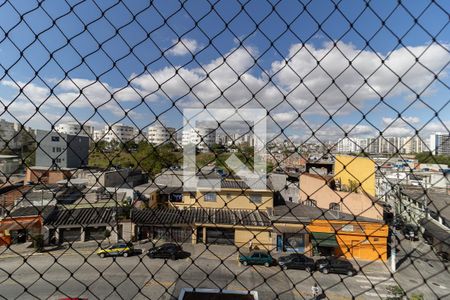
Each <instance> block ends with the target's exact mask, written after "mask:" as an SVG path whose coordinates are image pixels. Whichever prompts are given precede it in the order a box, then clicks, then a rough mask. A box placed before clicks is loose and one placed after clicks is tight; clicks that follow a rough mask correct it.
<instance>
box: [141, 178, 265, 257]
mask: <svg viewBox="0 0 450 300" xmlns="http://www.w3.org/2000/svg"><path fill="white" fill-rule="evenodd" d="M218 182H219V184H220V186H219V187H220V188H218V187H217V186H207V185H204V186H202V185H200V186H198V187H197V189H196V190H195V191H191V192H189V191H182V197H181V199H178V198H171V197H170V196H169V197H168V198H167V203H168V205H167V206H166V207H159V208H156V207H153V209H147V210H135V211H134V212H133V217H132V220H133V223H135V224H136V228H137V232H136V235H137V237H138V238H140V239H145V238H148V239H152V240H156V241H158V240H170V241H175V242H192V243H207V244H226V245H230V244H231V245H236V246H238V247H246V248H248V247H249V246H250V245H252V246H258V247H259V248H261V249H267V250H272V245H273V241H272V227H271V222H270V217H269V211H271V210H272V208H273V192H272V190H271V189H270V188H269V187H267V186H266V185H262V184H259V186H258V185H256V187H255V186H253V188H252V189H250V188H249V186H247V184H246V183H245V181H243V180H240V179H225V180H219V181H218ZM160 196H161V195H160Z"/></svg>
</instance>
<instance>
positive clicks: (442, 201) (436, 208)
mask: <svg viewBox="0 0 450 300" xmlns="http://www.w3.org/2000/svg"><path fill="white" fill-rule="evenodd" d="M401 193H402V194H403V195H405V196H407V197H409V198H410V199H413V200H414V201H416V202H420V203H424V202H425V201H426V202H427V207H428V209H429V210H430V211H431V212H434V213H436V214H438V215H440V216H441V217H443V218H445V219H446V220H450V190H448V189H438V188H428V189H424V188H422V187H417V186H409V185H408V186H401Z"/></svg>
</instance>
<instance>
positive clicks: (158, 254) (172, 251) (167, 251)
mask: <svg viewBox="0 0 450 300" xmlns="http://www.w3.org/2000/svg"><path fill="white" fill-rule="evenodd" d="M189 255H190V253H188V252H186V251H183V248H182V247H181V246H180V245H177V244H174V243H165V244H162V245H161V246H158V247H154V248H152V249H150V250H149V251H148V257H150V258H164V259H172V260H176V259H180V258H185V257H188V256H189Z"/></svg>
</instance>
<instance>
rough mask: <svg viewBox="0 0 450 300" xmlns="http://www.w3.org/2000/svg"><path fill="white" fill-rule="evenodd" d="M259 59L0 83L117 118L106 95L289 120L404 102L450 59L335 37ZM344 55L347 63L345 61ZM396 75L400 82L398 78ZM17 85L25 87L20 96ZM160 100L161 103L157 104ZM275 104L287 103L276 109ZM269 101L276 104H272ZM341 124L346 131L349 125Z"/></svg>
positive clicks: (364, 130)
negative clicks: (266, 64) (116, 82)
mask: <svg viewBox="0 0 450 300" xmlns="http://www.w3.org/2000/svg"><path fill="white" fill-rule="evenodd" d="M183 47H184V48H183ZM198 47H199V45H198V43H197V42H196V41H195V40H190V39H182V40H181V41H177V42H176V44H175V45H174V46H173V48H172V49H170V50H169V52H171V53H172V54H173V55H183V53H184V54H185V53H188V49H189V50H191V51H196V50H197V49H198ZM257 57H258V51H257V49H255V48H253V47H239V48H235V49H232V50H230V51H229V52H228V53H226V54H225V55H224V56H223V57H219V58H216V59H213V60H211V61H209V62H207V63H205V64H203V65H202V66H200V67H195V68H188V67H176V68H174V67H171V66H166V67H162V68H160V69H155V70H150V71H149V72H148V73H146V74H143V75H139V76H137V75H135V74H132V75H131V76H130V77H129V81H130V85H127V86H121V87H114V86H111V85H110V84H108V83H105V82H100V81H95V80H88V79H83V78H75V79H72V80H69V79H66V80H64V81H62V82H61V83H60V84H58V86H56V87H55V89H54V92H53V94H52V95H50V90H49V88H47V87H44V85H43V84H37V83H31V84H28V85H25V84H24V83H23V82H19V83H18V84H19V87H18V86H17V85H15V83H14V82H12V81H2V82H1V84H2V85H4V86H7V87H10V88H13V89H15V90H16V92H17V93H18V95H19V98H26V97H25V95H26V96H27V97H29V98H30V99H32V100H33V101H35V103H41V102H42V101H44V100H46V99H47V98H48V97H50V100H49V101H50V102H49V105H53V106H54V107H59V108H64V106H67V105H69V104H71V107H72V106H73V107H77V108H78V107H80V108H82V107H92V106H94V107H99V106H102V107H104V109H108V108H111V111H112V112H113V113H115V114H116V115H118V116H119V115H124V114H123V112H120V111H119V110H120V108H119V110H117V108H112V107H113V106H115V104H113V102H115V101H114V100H113V101H110V99H111V96H112V95H113V96H114V99H115V100H117V101H118V102H119V103H122V102H131V101H136V100H140V99H141V98H142V97H146V100H148V101H153V102H154V103H157V104H158V105H159V106H161V105H171V104H172V101H175V100H176V101H177V102H176V106H177V107H178V108H183V107H203V106H204V105H208V107H210V108H215V107H229V108H241V107H243V108H250V107H264V108H266V109H267V110H270V111H271V116H272V117H273V118H274V120H275V121H276V122H281V123H283V122H285V123H288V122H291V121H293V120H295V119H296V118H297V115H298V113H299V112H300V113H302V115H309V114H310V115H325V116H327V115H328V113H338V114H339V115H344V114H351V113H352V112H354V111H355V109H354V108H353V107H352V106H350V105H345V106H343V107H342V105H343V104H345V103H347V97H348V98H349V99H350V101H351V103H352V104H353V105H354V106H356V107H357V108H362V107H364V105H365V104H366V103H367V102H368V101H370V100H377V99H379V97H380V96H383V97H387V98H389V97H394V96H395V97H399V98H403V99H405V100H406V99H408V97H409V96H410V95H411V94H415V93H417V94H422V93H423V92H424V90H425V92H429V91H430V90H432V86H429V83H430V82H432V81H433V80H434V78H435V77H434V76H435V75H434V74H436V73H438V72H440V71H441V69H442V68H444V67H445V66H446V65H447V64H448V62H449V61H450V54H449V51H448V46H447V45H445V48H443V47H442V46H441V45H438V44H431V45H423V46H410V47H403V48H398V49H396V50H394V51H392V52H390V53H388V54H380V53H375V52H373V51H369V50H361V49H358V48H357V47H356V46H354V45H352V44H348V43H344V42H338V43H336V46H335V45H334V44H333V43H327V44H324V45H323V46H321V47H317V46H314V45H312V44H294V45H292V46H291V47H290V49H289V53H288V57H286V58H285V59H282V60H278V61H273V62H272V63H271V65H270V68H268V69H267V70H264V72H262V71H261V70H259V71H258V68H257V67H255V58H257ZM416 57H417V58H418V63H417V62H416ZM349 60H351V61H352V64H351V66H350V65H349ZM382 60H383V61H384V63H382ZM318 61H319V64H318V63H317V62H318ZM267 74H269V76H268V75H267ZM270 76H271V77H270ZM399 76H400V77H401V78H402V82H399V80H398V77H399ZM439 76H440V77H441V78H443V77H444V76H446V73H445V72H441V73H440V75H439ZM333 81H334V83H333ZM49 82H50V81H49ZM53 84H54V83H53ZM19 88H22V89H23V90H22V94H20V91H19ZM58 99H60V100H61V101H62V104H61V103H59V101H58ZM158 99H159V102H156V100H158ZM89 102H91V103H92V104H91V103H89ZM108 103H109V105H107V104H108ZM280 103H282V104H286V103H289V104H290V105H284V106H283V107H280V106H279V104H280ZM275 107H276V108H277V109H276V110H272V109H273V108H275ZM169 108H170V106H169ZM404 119H405V120H406V121H407V122H408V123H410V124H411V125H413V126H416V127H417V126H419V125H420V119H419V118H418V117H416V116H407V117H405V118H404ZM298 121H299V122H300V123H302V122H301V121H300V120H298ZM392 121H395V120H393V119H388V118H385V119H384V120H382V122H383V123H382V125H384V126H386V125H388V124H389V123H391V122H392ZM317 124H319V125H320V123H317ZM300 125H303V126H298V127H296V130H297V132H298V130H308V129H307V126H304V125H305V124H300ZM347 125H348V124H347ZM393 125H396V126H397V127H394V126H393ZM393 125H391V126H390V127H389V128H387V129H386V130H388V132H389V131H392V134H395V133H401V132H402V133H403V132H406V130H412V128H411V127H410V126H407V125H406V126H405V124H397V121H396V123H395V124H393ZM349 126H350V125H349ZM342 127H343V129H344V130H350V128H351V127H352V126H350V127H345V126H344V125H342ZM390 128H392V129H390ZM394 128H400V130H398V131H396V130H395V129H394ZM318 130H319V131H320V132H322V131H323V134H324V135H330V136H333V135H335V134H341V133H343V131H342V130H341V129H339V128H338V127H337V126H336V125H334V124H333V123H332V122H330V124H327V125H326V126H324V127H322V128H320V129H318ZM372 131H373V128H372V127H371V126H367V125H362V124H361V125H358V126H357V127H356V128H354V129H353V130H352V133H353V134H356V135H364V134H369V133H371V132H372ZM297 132H296V134H297ZM408 132H409V131H408ZM307 134H309V133H307ZM318 134H319V133H318ZM321 134H322V133H321Z"/></svg>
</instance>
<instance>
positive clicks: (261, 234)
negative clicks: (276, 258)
mask: <svg viewBox="0 0 450 300" xmlns="http://www.w3.org/2000/svg"><path fill="white" fill-rule="evenodd" d="M271 230H272V229H270V228H269V229H264V228H262V229H250V228H236V230H235V231H234V234H235V236H234V239H235V245H236V246H238V247H246V248H248V247H250V242H252V245H253V247H254V246H258V247H259V248H260V249H261V250H263V249H264V250H268V251H271V250H273V248H274V245H273V243H272V233H271Z"/></svg>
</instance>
